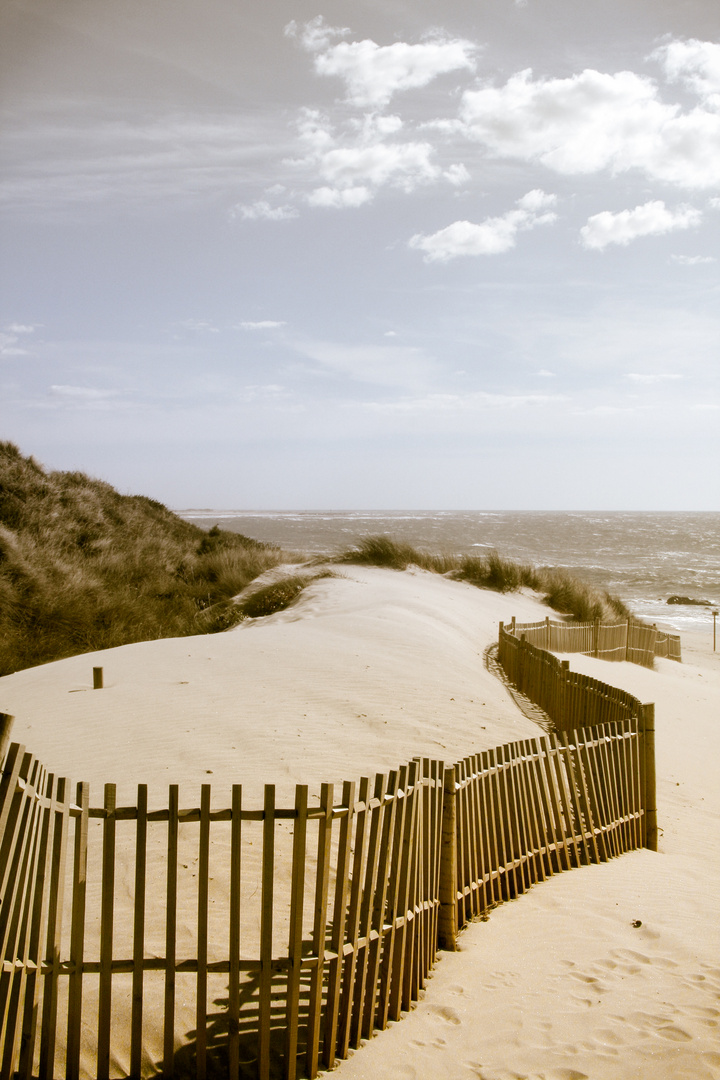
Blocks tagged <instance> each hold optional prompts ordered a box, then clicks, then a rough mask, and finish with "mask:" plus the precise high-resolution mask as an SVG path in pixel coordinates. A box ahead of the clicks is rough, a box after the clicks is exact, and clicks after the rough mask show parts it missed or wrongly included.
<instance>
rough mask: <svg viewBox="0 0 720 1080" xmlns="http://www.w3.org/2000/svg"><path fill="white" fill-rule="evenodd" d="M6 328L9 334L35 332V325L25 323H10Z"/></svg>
mask: <svg viewBox="0 0 720 1080" xmlns="http://www.w3.org/2000/svg"><path fill="white" fill-rule="evenodd" d="M5 329H6V330H7V332H8V333H9V334H34V333H35V327H34V326H26V325H25V324H24V323H10V325H9V326H6V327H5Z"/></svg>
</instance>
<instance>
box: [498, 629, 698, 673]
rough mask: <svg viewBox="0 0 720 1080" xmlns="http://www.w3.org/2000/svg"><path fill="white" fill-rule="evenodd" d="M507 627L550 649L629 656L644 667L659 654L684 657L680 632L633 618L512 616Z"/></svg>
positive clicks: (605, 657)
mask: <svg viewBox="0 0 720 1080" xmlns="http://www.w3.org/2000/svg"><path fill="white" fill-rule="evenodd" d="M505 630H506V632H507V633H508V634H512V635H514V636H516V637H518V638H519V637H520V635H521V634H524V635H525V640H526V641H527V642H528V644H530V645H536V646H538V648H540V649H548V650H550V651H551V652H565V653H574V652H577V653H583V654H584V655H585V656H597V657H598V658H599V659H600V660H629V661H630V662H631V663H633V664H642V665H643V667H652V666H653V661H654V660H655V657H656V656H661V657H667V658H668V659H670V660H678V661H680V660H681V659H682V656H681V649H680V637H679V635H678V634H668V633H667V632H666V631H664V630H658V629H657V627H656V626H646V625H645V624H644V623H638V622H634V621H633V620H632V619H629V620H626V621H625V622H617V623H602V622H600V620H599V619H596V620H595V622H588V623H563V622H553V621H551V620H550V619H549V618H547V619H545V620H544V621H543V622H536V623H516V622H515V620H514V619H513V620H512V622H511V623H508V624H507V626H506V627H505Z"/></svg>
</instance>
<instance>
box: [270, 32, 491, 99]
mask: <svg viewBox="0 0 720 1080" xmlns="http://www.w3.org/2000/svg"><path fill="white" fill-rule="evenodd" d="M291 27H292V29H291ZM288 31H289V32H290V35H291V36H298V28H297V24H294V25H293V24H290V25H289V27H288V28H286V33H287V32H288ZM347 33H348V31H347V30H344V29H343V30H340V29H338V28H335V27H329V26H327V25H326V24H325V23H324V21H323V20H322V18H319V19H313V20H312V21H311V22H309V23H306V24H305V26H304V28H303V31H302V33H301V34H300V40H301V42H302V44H303V45H304V46H305V48H306V49H308V51H310V52H314V53H315V54H316V56H315V71H316V72H317V73H318V75H325V76H335V77H337V78H340V79H342V80H343V81H344V83H345V87H346V92H347V97H346V100H347V101H348V102H349V103H350V104H352V105H355V106H357V107H360V108H365V107H370V108H378V107H382V106H384V105H387V104H388V102H389V101H390V100H391V99H392V97H393V95H394V94H396V93H399V92H400V91H404V90H416V89H419V88H421V87H423V86H427V85H428V84H429V83H431V82H432V81H433V79H436V78H437V77H438V76H439V75H445V74H448V73H449V72H452V71H461V70H465V71H474V70H475V61H474V54H475V52H476V51H477V49H476V46H475V45H473V43H472V42H470V41H465V40H464V39H461V38H448V37H445V36H444V35H441V34H438V35H436V36H434V37H431V38H428V39H427V40H425V41H423V42H421V43H419V44H416V45H411V44H408V43H407V42H405V41H396V42H394V44H392V45H378V44H377V43H376V42H374V41H371V40H369V39H366V40H364V41H339V42H337V44H335V45H331V44H330V42H331V40H332V39H333V38H334V37H344V36H345V35H346V34H347Z"/></svg>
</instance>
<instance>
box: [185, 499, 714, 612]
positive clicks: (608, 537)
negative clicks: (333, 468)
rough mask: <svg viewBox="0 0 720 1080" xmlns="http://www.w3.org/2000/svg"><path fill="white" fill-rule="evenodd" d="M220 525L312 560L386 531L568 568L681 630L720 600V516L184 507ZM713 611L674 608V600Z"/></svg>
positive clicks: (432, 546)
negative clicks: (692, 601) (678, 598)
mask: <svg viewBox="0 0 720 1080" xmlns="http://www.w3.org/2000/svg"><path fill="white" fill-rule="evenodd" d="M180 513H181V516H182V517H184V518H185V519H186V520H188V521H193V522H195V523H196V524H198V525H201V526H203V527H205V528H210V527H211V526H212V525H219V526H220V527H221V528H223V529H229V530H231V531H232V532H238V533H243V534H244V535H245V536H250V537H252V538H253V539H255V540H261V541H264V542H269V543H273V544H278V545H280V546H281V547H283V548H286V549H288V550H291V551H301V552H307V553H308V554H311V555H319V554H328V555H329V554H335V553H337V552H339V551H343V550H346V549H347V548H349V547H351V546H352V545H353V543H354V542H355V541H357V540H360V539H361V538H362V537H365V536H374V535H378V534H384V535H387V536H391V537H393V538H394V539H396V540H400V541H404V542H406V543H410V544H412V545H414V546H415V547H417V548H420V549H421V550H424V551H434V552H443V553H448V554H457V555H469V554H482V552H484V551H490V550H493V549H494V550H496V551H498V552H499V554H500V555H502V556H503V557H505V558H508V559H513V560H516V561H518V562H523V563H531V564H533V565H535V566H558V567H563V568H564V569H567V570H570V571H571V572H572V573H573V574H575V575H577V577H579V578H581V579H583V580H584V581H587V582H588V583H589V584H591V585H595V586H597V587H599V588H601V589H606V590H607V591H608V592H610V593H613V594H614V595H616V596H619V597H620V598H621V599H622V600H624V601H625V603H626V604H627V605H628V606H629V608H630V609H631V611H633V612H634V613H635V614H636V615H638V616H639V617H641V618H643V619H648V620H649V621H651V622H658V623H662V624H663V625H665V626H671V627H673V628H674V629H676V630H680V631H682V630H709V629H711V627H712V610H717V607H718V603H720V513H624V512H614V513H581V512H573V513H544V512H532V513H531V512H526V513H504V512H498V513H493V512H481V511H465V512H458V513H453V512H449V511H448V512H434V511H430V510H428V511H418V512H408V511H393V512H389V511H368V510H357V511H343V512H339V511H338V512H333V511H312V510H307V511H302V512H296V511H274V512H270V511H267V512H265V511H257V512H255V511H245V510H184V511H181V512H180ZM673 595H679V596H686V597H690V598H692V599H695V600H707V601H709V602H710V605H711V606H708V607H703V606H695V605H671V604H668V603H667V600H668V597H670V596H673Z"/></svg>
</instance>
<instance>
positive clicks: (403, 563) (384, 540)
mask: <svg viewBox="0 0 720 1080" xmlns="http://www.w3.org/2000/svg"><path fill="white" fill-rule="evenodd" d="M335 561H336V562H340V563H358V564H360V565H364V566H386V567H388V568H389V569H391V570H406V569H407V567H408V566H419V567H420V568H421V569H422V570H432V571H433V572H434V573H436V574H445V573H447V572H448V571H449V570H452V569H454V568H455V567H456V566H457V558H456V557H455V556H453V555H435V554H428V553H427V552H425V551H418V549H417V548H414V547H412V545H411V544H404V543H401V542H400V541H398V540H393V539H392V537H390V536H366V537H363V539H362V540H359V541H358V542H357V544H356V545H355V547H353V548H351V549H350V550H349V551H345V552H343V553H342V554H341V555H338V556H337V557H336V559H335Z"/></svg>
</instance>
